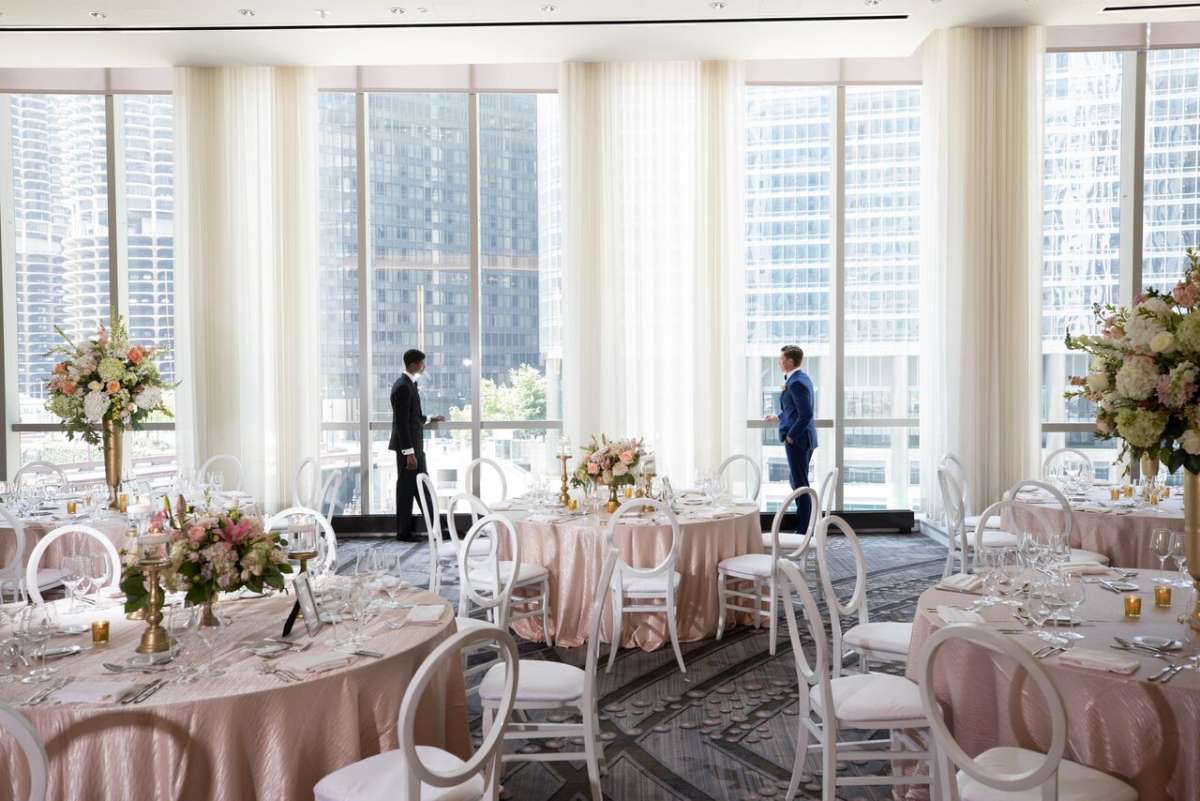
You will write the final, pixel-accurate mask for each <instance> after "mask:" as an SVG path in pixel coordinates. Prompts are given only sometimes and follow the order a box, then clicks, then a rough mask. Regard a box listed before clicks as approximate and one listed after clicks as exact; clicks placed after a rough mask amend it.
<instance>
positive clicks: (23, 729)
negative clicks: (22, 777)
mask: <svg viewBox="0 0 1200 801" xmlns="http://www.w3.org/2000/svg"><path fill="white" fill-rule="evenodd" d="M0 729H3V730H4V731H5V732H7V733H8V735H9V736H10V737H12V738H13V739H14V740H15V741H16V743H17V747H18V748H20V749H21V752H22V753H23V754H25V761H26V763H28V765H29V795H28V796H26V798H27V799H28V801H45V798H46V785H47V783H48V782H49V779H50V758H49V756H47V755H46V747H45V746H44V745H42V738H41V736H40V735H39V734H38V733H37V729H35V728H33V724H32V723H30V722H29V720H28V719H27V718H26V717H25V716H24V715H22V714H21V713H20V712H18V711H17V710H16V709H15V708H13V707H11V706H9V705H8V704H0ZM14 790H15V788H14Z"/></svg>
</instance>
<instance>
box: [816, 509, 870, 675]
mask: <svg viewBox="0 0 1200 801" xmlns="http://www.w3.org/2000/svg"><path fill="white" fill-rule="evenodd" d="M831 528H836V529H837V530H838V531H840V532H841V534H842V536H843V537H844V538H845V540H846V544H847V545H848V546H849V547H850V553H851V554H852V555H853V557H854V593H853V594H852V595H851V596H850V600H849V601H847V602H846V603H845V604H843V603H842V601H841V599H840V598H838V596H837V593H836V592H834V590H833V573H832V571H830V569H829V553H828V548H829V529H831ZM816 543H817V572H818V573H819V574H820V576H821V589H822V590H823V591H824V593H825V606H826V607H827V608H828V609H829V623H830V629H831V631H832V632H833V650H832V654H833V656H832V660H833V675H834V676H840V675H841V674H842V654H843V649H842V618H843V617H850V616H851V615H853V614H854V613H855V612H857V613H858V622H859V623H860V624H862V623H868V622H870V621H869V616H868V614H867V560H866V557H864V556H863V549H862V543H861V542H859V539H858V535H857V534H855V533H854V529H853V528H851V527H850V524H849V523H847V522H846V521H845V520H843V519H842V518H840V517H838V516H837V515H830V516H829V517H825V518H822V519H821V520H820V521H819V522H818V523H817V534H816Z"/></svg>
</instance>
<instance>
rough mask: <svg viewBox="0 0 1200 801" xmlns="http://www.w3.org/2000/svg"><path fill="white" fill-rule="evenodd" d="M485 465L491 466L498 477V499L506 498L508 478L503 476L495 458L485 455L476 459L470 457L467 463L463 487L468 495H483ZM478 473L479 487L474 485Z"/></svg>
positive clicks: (502, 471) (480, 496)
mask: <svg viewBox="0 0 1200 801" xmlns="http://www.w3.org/2000/svg"><path fill="white" fill-rule="evenodd" d="M484 465H487V466H488V467H490V468H492V471H493V472H494V473H495V474H496V476H497V478H499V479H500V500H502V501H505V500H508V479H506V478H505V477H504V468H502V467H501V466H500V463H499V462H497V461H496V460H495V459H489V458H487V457H486V456H480V457H479V458H478V459H472V460H471V462H470V464H468V465H467V473H466V480H465V481H464V482H463V488H464V489H465V490H466V492H467V493H468V494H470V495H474V496H475V497H476V498H482V497H483V466H484ZM476 472H478V473H479V487H478V488H476V486H475V474H476Z"/></svg>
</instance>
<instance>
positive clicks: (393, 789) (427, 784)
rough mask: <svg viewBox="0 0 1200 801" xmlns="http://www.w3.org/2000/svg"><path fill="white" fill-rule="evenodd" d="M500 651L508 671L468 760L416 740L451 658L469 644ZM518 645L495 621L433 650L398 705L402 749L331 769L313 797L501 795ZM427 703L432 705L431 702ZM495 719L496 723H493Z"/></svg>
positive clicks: (436, 799) (454, 799)
mask: <svg viewBox="0 0 1200 801" xmlns="http://www.w3.org/2000/svg"><path fill="white" fill-rule="evenodd" d="M485 645H490V646H492V647H495V648H497V649H498V650H499V654H500V659H501V660H502V662H503V667H504V668H505V673H504V675H503V676H502V677H501V679H500V681H499V682H497V684H498V688H497V693H496V705H495V713H494V714H493V715H492V716H491V717H490V718H489V719H488V721H487V722H486V723H485V724H484V730H485V732H486V734H485V735H484V738H483V742H481V743H480V744H479V747H478V748H476V749H475V753H474V754H473V755H472V756H471V758H470V759H469V760H467V761H466V762H464V761H463V760H461V759H459V758H458V757H456V756H455V755H453V754H451V753H450V752H449V751H444V750H442V749H441V748H435V747H433V746H430V745H417V743H418V742H420V737H418V735H417V731H416V729H417V715H418V712H419V710H420V706H421V702H422V700H423V698H424V696H425V692H426V690H428V689H429V686H430V685H431V684H434V685H435V686H437V687H438V688H440V687H441V686H442V682H444V681H445V677H446V675H447V673H448V671H451V670H456V669H457V665H456V664H454V662H453V661H452V660H455V661H456V660H458V659H459V658H460V654H461V653H462V652H463V651H466V650H468V649H472V648H474V649H477V648H479V647H481V646H485ZM519 664H520V660H519V659H518V657H517V643H516V641H515V640H513V638H512V635H511V634H509V633H508V632H506V631H501V630H500V629H498V628H496V627H495V626H482V627H479V628H471V629H468V630H466V631H460V632H458V633H457V634H455V635H454V636H452V637H450V638H449V639H447V640H446V641H445V642H443V643H442V644H441V645H439V646H438V647H437V648H435V649H434V650H433V653H431V654H430V655H429V656H428V657H427V658H426V659H425V661H424V662H422V663H421V667H420V668H418V669H417V674H416V675H415V676H414V677H413V679H412V681H411V682H410V683H409V685H408V689H407V690H406V691H405V693H404V700H403V701H402V702H401V703H400V717H399V723H398V725H397V727H396V728H397V734H398V736H399V740H400V747H399V748H397V749H395V750H393V751H384V752H383V753H382V754H376V755H374V756H370V757H367V758H366V759H363V760H360V761H358V762H354V763H352V764H350V765H347V766H345V767H344V768H339V769H338V770H336V771H334V772H333V773H330V774H329V775H328V776H326V777H325V778H323V779H321V781H319V782H317V785H316V787H314V788H313V796H314V799H315V801H482V800H483V799H497V798H499V782H500V769H501V762H500V756H501V753H502V752H503V749H504V735H505V732H506V731H507V730H508V726H509V723H510V718H511V715H512V709H513V703H514V700H515V699H516V692H517V685H518V683H519V682H520V676H521V671H520V668H519V667H518V665H519ZM427 708H428V707H427ZM492 721H495V722H494V723H493V722H492Z"/></svg>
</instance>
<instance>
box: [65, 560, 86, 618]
mask: <svg viewBox="0 0 1200 801" xmlns="http://www.w3.org/2000/svg"><path fill="white" fill-rule="evenodd" d="M61 564H62V576H61V577H60V579H61V581H62V583H63V586H65V587H66V588H67V597H68V598H70V599H71V605H70V606H69V607H68V608H67V614H75V613H76V612H79V611H80V610H81V609H82V608H83V607H82V606H81V605H80V603H79V586H80V585H81V584H83V582H85V581H87V580H88V574H89V573H90V572H91V559H90V558H89V557H87V556H64V557H63V559H62V563H61Z"/></svg>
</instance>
